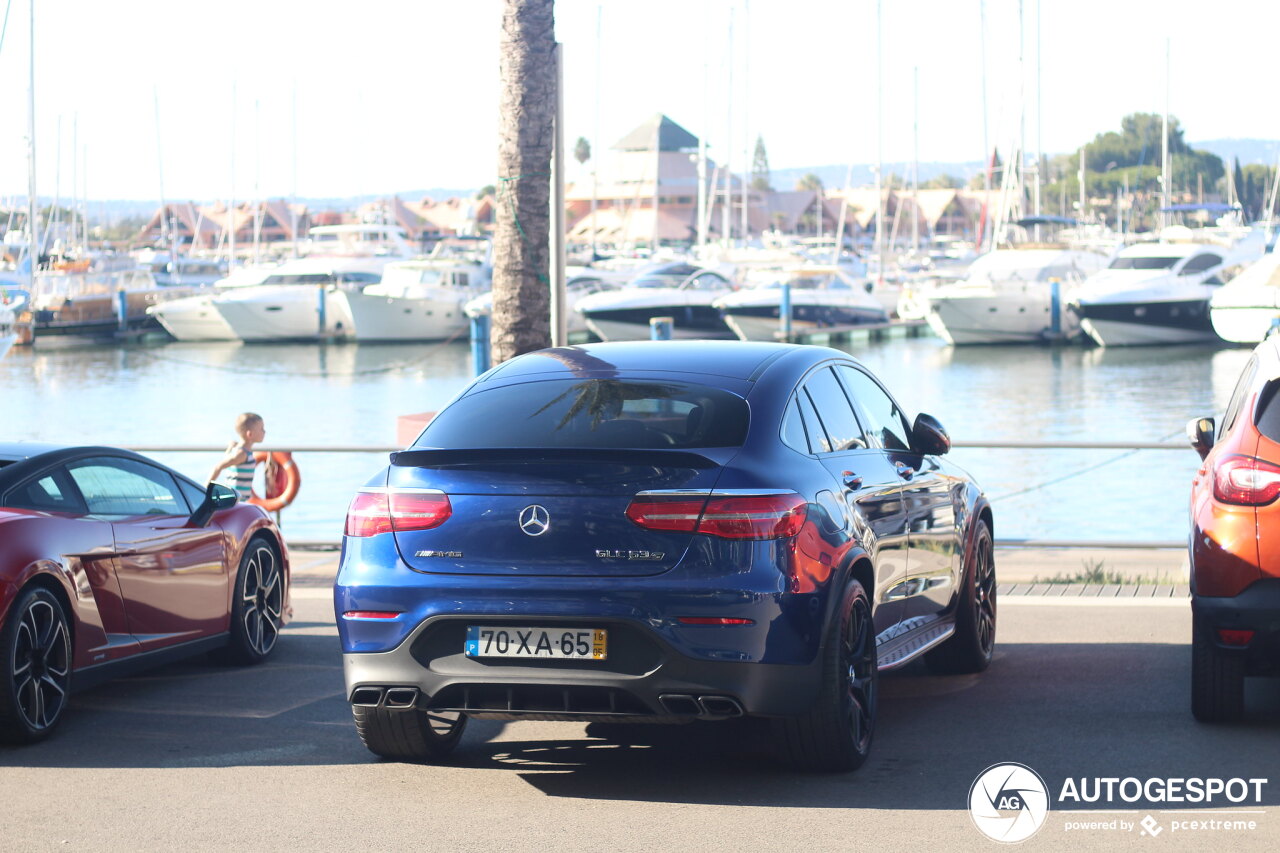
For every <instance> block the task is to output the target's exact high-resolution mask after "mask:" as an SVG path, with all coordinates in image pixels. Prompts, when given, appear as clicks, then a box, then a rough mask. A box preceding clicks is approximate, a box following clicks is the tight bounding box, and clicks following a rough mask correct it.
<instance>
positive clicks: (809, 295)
mask: <svg viewBox="0 0 1280 853" xmlns="http://www.w3.org/2000/svg"><path fill="white" fill-rule="evenodd" d="M753 278H754V279H755V280H756V281H757V282H759V283H758V284H756V285H755V286H753V287H745V288H743V289H742V290H736V291H733V292H731V293H726V294H724V295H722V296H720V297H719V298H718V299H716V301H715V302H714V303H713V305H714V307H716V308H719V309H720V311H721V312H722V313H723V315H724V320H725V323H727V324H728V326H729V328H730V329H732V330H733V332H734V334H735V335H737V336H738V337H739V338H740V339H741V340H744V341H773V340H777V338H778V334H779V332H780V330H781V328H782V320H781V317H782V302H783V287H784V286H785V287H786V289H787V296H788V300H789V302H790V316H791V329H792V331H794V332H809V331H814V330H815V329H823V328H833V327H848V326H860V325H867V324H871V323H886V322H888V320H889V312H888V311H886V310H885V308H884V306H883V305H881V304H880V300H878V299H876V298H875V297H874V296H873V295H872V294H871V293H870V292H869V290H868V283H867V281H866V279H865V278H863V279H858V278H853V277H851V276H849V275H848V274H847V273H845V272H844V271H843V270H842V269H841V268H839V267H835V266H832V267H825V268H824V267H821V266H818V265H806V266H803V267H798V268H793V269H782V270H776V271H761V272H756V273H754V274H753Z"/></svg>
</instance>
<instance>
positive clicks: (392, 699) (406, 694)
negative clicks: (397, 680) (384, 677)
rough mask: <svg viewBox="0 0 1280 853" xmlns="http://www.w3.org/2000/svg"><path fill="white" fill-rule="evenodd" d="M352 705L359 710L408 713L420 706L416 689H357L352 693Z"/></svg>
mask: <svg viewBox="0 0 1280 853" xmlns="http://www.w3.org/2000/svg"><path fill="white" fill-rule="evenodd" d="M351 704H352V706H354V707H357V708H384V709H386V710H388V711H408V710H410V709H412V708H414V707H416V706H417V704H418V688H416V687H357V688H356V689H355V690H353V691H352V692H351Z"/></svg>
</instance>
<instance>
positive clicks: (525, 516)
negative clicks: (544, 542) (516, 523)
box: [520, 504, 551, 536]
mask: <svg viewBox="0 0 1280 853" xmlns="http://www.w3.org/2000/svg"><path fill="white" fill-rule="evenodd" d="M550 528H551V513H549V512H547V508H546V507H545V506H539V505H538V504H531V505H529V506H527V507H525V508H524V509H522V510H520V529H521V530H523V531H524V532H525V533H526V534H528V535H529V536H541V535H542V534H544V533H546V532H547V531H548V530H549V529H550Z"/></svg>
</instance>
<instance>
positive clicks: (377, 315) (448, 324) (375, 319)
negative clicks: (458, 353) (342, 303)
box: [346, 292, 469, 341]
mask: <svg viewBox="0 0 1280 853" xmlns="http://www.w3.org/2000/svg"><path fill="white" fill-rule="evenodd" d="M466 299H467V297H466V296H451V297H443V298H430V297H401V296H377V295H372V294H367V293H355V292H353V293H347V294H346V301H347V307H348V309H349V310H350V312H351V319H352V322H353V323H354V324H355V332H356V339H357V340H359V341H438V340H444V339H446V338H451V337H454V336H456V335H459V334H462V333H463V332H465V331H466V330H467V326H468V322H469V321H468V320H467V317H466V315H465V314H464V313H463V311H462V305H463V303H464V302H465V301H466Z"/></svg>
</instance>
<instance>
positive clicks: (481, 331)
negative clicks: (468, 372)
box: [471, 314, 489, 376]
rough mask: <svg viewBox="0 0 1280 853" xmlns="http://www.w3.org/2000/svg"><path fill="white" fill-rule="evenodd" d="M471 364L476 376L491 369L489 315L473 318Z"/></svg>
mask: <svg viewBox="0 0 1280 853" xmlns="http://www.w3.org/2000/svg"><path fill="white" fill-rule="evenodd" d="M471 366H472V367H473V368H474V369H475V372H476V376H479V375H480V374H481V373H484V372H485V371H486V370H488V369H489V315H488V314H481V315H479V316H477V317H472V318H471Z"/></svg>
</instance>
